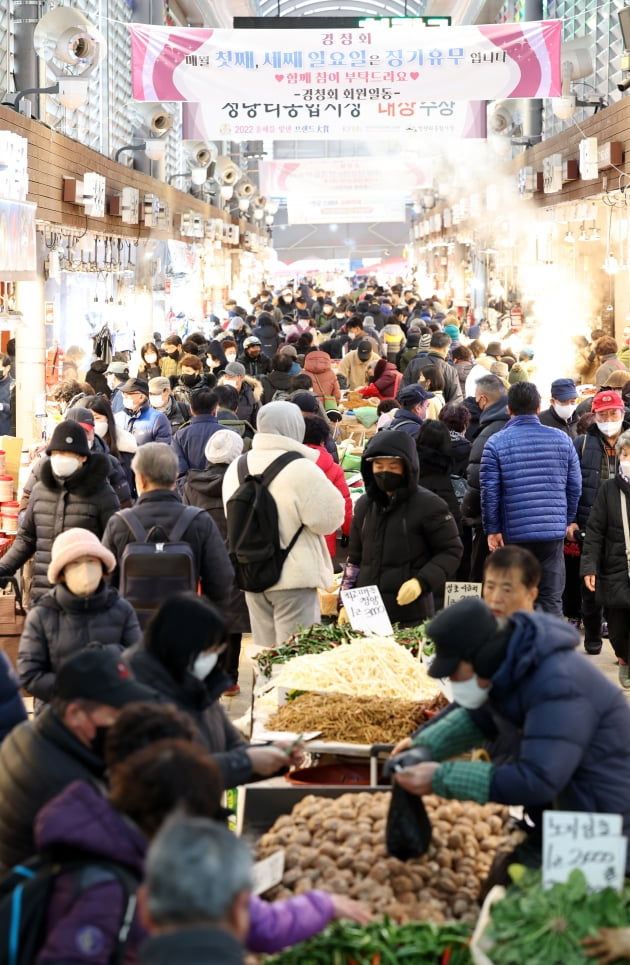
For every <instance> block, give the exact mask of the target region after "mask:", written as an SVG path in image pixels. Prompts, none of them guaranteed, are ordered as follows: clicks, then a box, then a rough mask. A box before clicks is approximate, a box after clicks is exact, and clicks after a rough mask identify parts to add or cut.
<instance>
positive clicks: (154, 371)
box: [138, 342, 161, 382]
mask: <svg viewBox="0 0 630 965" xmlns="http://www.w3.org/2000/svg"><path fill="white" fill-rule="evenodd" d="M160 373H161V370H160V353H159V351H158V348H157V345H155V343H154V342H145V343H144V345H143V346H142V348H141V349H140V364H139V365H138V375H139V376H141V377H142V378H143V379H144V380H145V381H146V382H148V381H149V379H154V378H156V377H157V376H158V375H160Z"/></svg>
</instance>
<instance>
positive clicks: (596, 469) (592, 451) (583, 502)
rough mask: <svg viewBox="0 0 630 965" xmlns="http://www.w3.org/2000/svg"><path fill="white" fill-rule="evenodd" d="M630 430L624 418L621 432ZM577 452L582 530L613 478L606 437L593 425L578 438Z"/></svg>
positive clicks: (579, 517) (578, 519)
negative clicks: (593, 507)
mask: <svg viewBox="0 0 630 965" xmlns="http://www.w3.org/2000/svg"><path fill="white" fill-rule="evenodd" d="M627 429H630V422H628V420H627V419H625V418H624V421H623V424H622V426H621V431H622V432H626V430H627ZM573 445H574V446H575V451H576V452H577V454H578V459H579V460H580V469H581V470H582V495H581V496H580V501H579V503H578V509H577V517H576V518H577V521H578V524H579V526H580V528H581V529H584V527H585V526H586V524H587V523H588V519H589V516H590V513H591V507H592V506H593V505H594V503H595V497H596V496H597V492H598V489H599V487H600V486H602V485H603V484H604V482H606V481H607V480H608V479H610V478H611V467H610V462H609V459H608V456H607V454H606V444H605V442H604V437H603V435H602V434H601V432H600V431H599V429H598V428H597V425H596V424H595V423H593V425H590V426H589V427H588V429H587V430H586V432H585V434H584V435H583V436H578V437H577V439H576V440H575V442H574V443H573ZM616 471H617V459H615V464H614V469H613V470H612V472H613V473H614V472H616Z"/></svg>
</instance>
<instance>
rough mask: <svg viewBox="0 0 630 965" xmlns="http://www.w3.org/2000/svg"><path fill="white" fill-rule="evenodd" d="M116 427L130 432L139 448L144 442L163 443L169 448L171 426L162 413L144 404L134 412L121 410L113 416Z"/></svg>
mask: <svg viewBox="0 0 630 965" xmlns="http://www.w3.org/2000/svg"><path fill="white" fill-rule="evenodd" d="M114 419H115V420H116V425H117V426H120V428H121V429H126V430H127V432H130V433H131V434H132V435H133V437H134V439H135V440H136V442H137V443H138V445H139V446H143V445H144V444H145V442H165V443H166V444H167V446H170V444H171V439H172V438H173V433H172V432H171V424H170V422H169V421H168V419H167V418H166V416H165V415H164V413H163V412H159V411H158V410H157V409H154V408H153V407H152V406H150V405H149V403H148V402H145V403H144V405H142V406H140V408H139V409H137V410H136V411H135V412H127V410H126V409H122V410H121V411H120V412H117V413H116V415H115V416H114Z"/></svg>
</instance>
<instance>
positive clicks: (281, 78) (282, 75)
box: [275, 74, 284, 80]
mask: <svg viewBox="0 0 630 965" xmlns="http://www.w3.org/2000/svg"><path fill="white" fill-rule="evenodd" d="M275 77H276V80H284V74H276V75H275Z"/></svg>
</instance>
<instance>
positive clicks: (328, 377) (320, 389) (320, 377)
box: [304, 350, 341, 404]
mask: <svg viewBox="0 0 630 965" xmlns="http://www.w3.org/2000/svg"><path fill="white" fill-rule="evenodd" d="M304 371H305V372H306V373H307V375H310V376H311V378H312V380H313V392H314V393H315V395H316V396H317V398H318V399H319V400H320V402H322V404H323V402H324V396H325V395H332V396H334V399H335V401H336V402H337V403H339V400H340V399H341V390H340V388H339V382H338V381H337V376H336V375H335V373H334V372H333V370H332V366H331V364H330V355H327V354H326V352H320V351H317V350H315V351H313V352H309V353H308V354H307V355H305V356H304Z"/></svg>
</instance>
